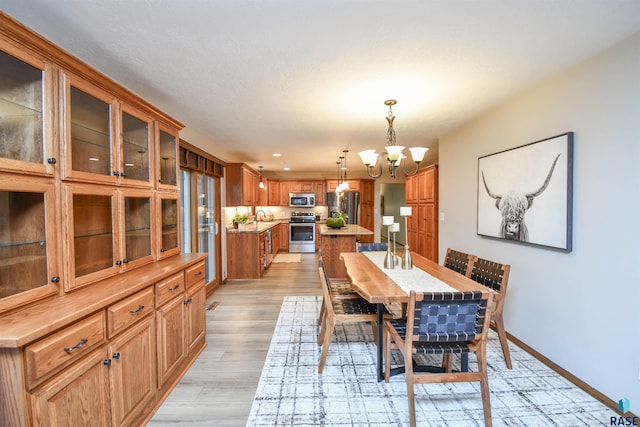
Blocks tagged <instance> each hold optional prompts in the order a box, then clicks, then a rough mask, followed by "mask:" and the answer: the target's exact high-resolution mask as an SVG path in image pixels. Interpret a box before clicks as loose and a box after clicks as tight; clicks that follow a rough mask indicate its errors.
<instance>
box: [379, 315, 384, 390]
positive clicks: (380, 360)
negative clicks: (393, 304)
mask: <svg viewBox="0 0 640 427" xmlns="http://www.w3.org/2000/svg"><path fill="white" fill-rule="evenodd" d="M383 314H384V304H382V303H379V304H378V309H377V315H378V320H377V321H378V345H377V347H378V349H377V351H378V366H377V368H378V382H380V381H382V380H383V379H384V372H383V370H382V351H383V348H382V337H383V334H384V331H383V330H382V329H383V327H384V324H383V323H382V322H383Z"/></svg>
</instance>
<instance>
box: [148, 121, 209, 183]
mask: <svg viewBox="0 0 640 427" xmlns="http://www.w3.org/2000/svg"><path fill="white" fill-rule="evenodd" d="M157 138H158V155H157V156H156V157H157V162H156V170H157V172H158V178H157V180H158V186H157V188H159V189H166V190H178V189H179V188H178V149H179V145H178V133H177V132H176V131H175V130H172V129H170V128H167V127H165V126H163V125H159V126H158V137H157ZM205 166H206V165H205Z"/></svg>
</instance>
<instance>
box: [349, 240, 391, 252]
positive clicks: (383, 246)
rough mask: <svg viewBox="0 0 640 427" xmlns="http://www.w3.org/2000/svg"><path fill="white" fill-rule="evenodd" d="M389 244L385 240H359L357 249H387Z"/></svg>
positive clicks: (360, 250) (365, 250) (370, 250)
mask: <svg viewBox="0 0 640 427" xmlns="http://www.w3.org/2000/svg"><path fill="white" fill-rule="evenodd" d="M388 247H389V246H388V245H387V244H386V243H384V242H379V243H367V242H358V243H357V245H356V249H357V251H358V252H372V251H386V250H387V248H388Z"/></svg>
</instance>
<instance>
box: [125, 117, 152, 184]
mask: <svg viewBox="0 0 640 427" xmlns="http://www.w3.org/2000/svg"><path fill="white" fill-rule="evenodd" d="M150 132H151V121H150V120H142V119H140V118H138V117H136V116H134V115H132V114H129V113H128V112H126V111H123V112H122V165H121V166H120V171H119V174H120V176H121V177H123V178H126V179H135V180H138V181H144V182H145V183H146V184H148V185H152V183H151V179H150V174H149V171H150V168H149V160H150V158H151V156H150V154H151V153H150V150H149V146H150V144H149V141H150V138H151V134H150Z"/></svg>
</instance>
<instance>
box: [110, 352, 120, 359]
mask: <svg viewBox="0 0 640 427" xmlns="http://www.w3.org/2000/svg"><path fill="white" fill-rule="evenodd" d="M111 357H113V358H114V359H120V353H113V355H111Z"/></svg>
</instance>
